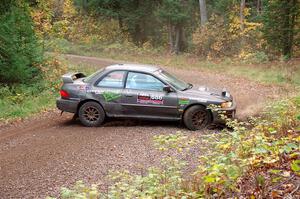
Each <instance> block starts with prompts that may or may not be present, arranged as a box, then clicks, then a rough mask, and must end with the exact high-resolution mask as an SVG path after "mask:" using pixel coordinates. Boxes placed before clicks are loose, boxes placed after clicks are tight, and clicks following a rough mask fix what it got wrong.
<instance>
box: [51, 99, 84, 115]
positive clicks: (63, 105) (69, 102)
mask: <svg viewBox="0 0 300 199" xmlns="http://www.w3.org/2000/svg"><path fill="white" fill-rule="evenodd" d="M79 102H80V100H75V99H62V98H58V99H57V100H56V107H57V108H58V109H59V110H61V111H65V112H69V113H76V112H77V107H78V104H79Z"/></svg>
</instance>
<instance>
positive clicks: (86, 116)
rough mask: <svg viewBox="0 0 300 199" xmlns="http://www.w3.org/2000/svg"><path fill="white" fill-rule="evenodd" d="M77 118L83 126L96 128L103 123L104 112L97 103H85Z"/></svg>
mask: <svg viewBox="0 0 300 199" xmlns="http://www.w3.org/2000/svg"><path fill="white" fill-rule="evenodd" d="M78 116H79V120H80V122H81V123H82V124H83V125H84V126H88V127H96V126H100V125H101V124H102V123H103V122H104V119H105V112H104V110H103V108H102V107H101V106H100V104H98V103H97V102H86V103H84V104H83V105H82V106H81V107H80V108H79V111H78Z"/></svg>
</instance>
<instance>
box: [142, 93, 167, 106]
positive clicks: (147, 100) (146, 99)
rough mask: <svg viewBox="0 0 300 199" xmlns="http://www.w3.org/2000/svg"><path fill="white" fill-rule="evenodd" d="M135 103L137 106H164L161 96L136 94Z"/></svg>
mask: <svg viewBox="0 0 300 199" xmlns="http://www.w3.org/2000/svg"><path fill="white" fill-rule="evenodd" d="M137 103H139V104H164V100H163V97H162V96H157V95H151V94H143V93H141V94H138V96H137Z"/></svg>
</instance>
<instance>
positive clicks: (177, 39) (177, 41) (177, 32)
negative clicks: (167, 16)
mask: <svg viewBox="0 0 300 199" xmlns="http://www.w3.org/2000/svg"><path fill="white" fill-rule="evenodd" d="M180 29H181V26H180V25H176V26H175V49H174V50H175V54H176V55H178V53H179V50H180V35H181V32H180Z"/></svg>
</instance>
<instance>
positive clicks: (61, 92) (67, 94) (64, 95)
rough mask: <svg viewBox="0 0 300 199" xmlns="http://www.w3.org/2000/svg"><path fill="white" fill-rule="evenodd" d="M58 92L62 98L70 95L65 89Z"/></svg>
mask: <svg viewBox="0 0 300 199" xmlns="http://www.w3.org/2000/svg"><path fill="white" fill-rule="evenodd" d="M59 92H60V96H61V97H62V98H69V97H70V95H69V93H68V92H67V91H64V90H60V91H59Z"/></svg>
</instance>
